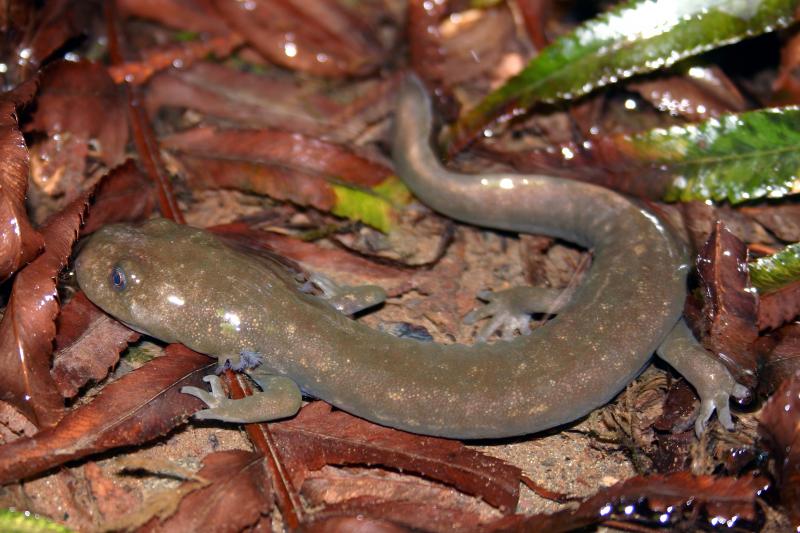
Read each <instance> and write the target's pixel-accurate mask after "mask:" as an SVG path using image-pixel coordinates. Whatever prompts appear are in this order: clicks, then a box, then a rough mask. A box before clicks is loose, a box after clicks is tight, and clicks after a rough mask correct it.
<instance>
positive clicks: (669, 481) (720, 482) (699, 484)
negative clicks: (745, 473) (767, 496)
mask: <svg viewBox="0 0 800 533" xmlns="http://www.w3.org/2000/svg"><path fill="white" fill-rule="evenodd" d="M767 487H769V483H768V481H767V480H766V479H764V478H754V477H750V478H747V477H743V478H741V479H737V478H732V477H727V478H717V477H713V476H693V475H692V474H690V473H689V472H678V473H675V474H669V475H664V476H661V475H657V476H639V477H634V478H631V479H628V480H626V481H622V482H620V483H617V484H616V485H614V486H612V487H609V488H607V489H604V490H601V491H600V492H598V493H597V494H595V495H594V496H592V497H590V498H588V499H587V500H585V501H584V502H583V503H581V504H580V505H579V506H578V508H577V509H575V510H564V511H558V512H556V513H553V514H549V515H545V514H536V515H531V516H525V517H523V516H519V515H515V516H513V517H508V518H503V519H500V520H499V521H498V522H497V523H496V524H494V525H493V526H494V527H491V528H490V530H491V531H508V532H511V531H520V530H528V529H531V528H533V529H535V530H537V531H548V532H550V533H558V532H561V531H574V530H576V529H582V528H586V527H589V526H592V525H596V524H603V523H613V522H622V523H624V522H629V521H633V522H636V523H641V522H648V521H649V522H650V523H652V524H653V526H658V527H664V526H671V527H673V528H679V527H681V528H684V529H685V528H688V529H694V528H696V527H700V526H702V525H705V526H712V527H717V526H720V527H723V526H728V527H732V526H733V525H734V524H736V525H738V524H740V523H741V524H744V525H745V527H746V524H747V523H756V522H757V521H758V505H757V503H756V500H757V498H758V496H759V495H760V494H761V493H762V492H763V491H764V490H766V489H767Z"/></svg>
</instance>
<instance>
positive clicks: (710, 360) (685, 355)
mask: <svg viewBox="0 0 800 533" xmlns="http://www.w3.org/2000/svg"><path fill="white" fill-rule="evenodd" d="M656 353H658V356H659V357H661V358H662V359H663V360H664V361H666V362H667V363H669V364H670V365H671V366H672V367H673V368H674V369H675V370H677V371H678V373H680V374H681V375H682V376H683V377H684V378H686V380H687V381H688V382H689V383H690V384H691V385H692V387H694V389H695V391H697V395H698V396H699V397H700V412H699V413H698V415H697V420H696V421H695V426H694V429H695V432H696V433H697V435H698V436H699V435H701V434H702V433H703V432H704V431H705V428H706V423H707V422H708V420H709V418H711V415H712V414H714V411H715V410H716V411H717V418H718V419H719V422H720V424H722V426H723V427H724V428H725V429H728V430H733V419H732V418H731V409H730V405H729V402H730V397H731V396H733V397H734V398H738V399H743V398H745V397H746V396H747V394H748V391H747V388H745V387H743V386H742V385H740V384H739V383H736V381H735V380H734V379H733V376H731V374H730V372H728V369H727V368H725V365H723V364H722V363H721V362H719V361H718V360H717V359H715V358H714V357H712V356H711V354H710V353H708V351H707V350H706V349H705V348H704V347H703V346H702V345H701V344H700V343H699V342H698V341H697V339H695V338H694V335H693V334H692V332H691V330H690V329H689V327H688V326H687V325H686V322H684V320H683V319H681V320H679V321H678V323H677V324H675V327H673V328H672V330H671V331H670V332H669V334H668V335H667V338H666V339H664V341H663V342H662V343H661V346H659V347H658V350H657V351H656Z"/></svg>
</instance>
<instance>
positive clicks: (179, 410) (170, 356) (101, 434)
mask: <svg viewBox="0 0 800 533" xmlns="http://www.w3.org/2000/svg"><path fill="white" fill-rule="evenodd" d="M215 364H216V363H215V362H214V361H212V360H211V359H209V358H208V357H206V356H204V355H200V354H198V353H195V352H192V351H190V350H188V349H186V348H184V347H183V346H180V345H172V346H171V347H169V348H168V349H167V353H166V355H165V356H164V357H158V358H156V359H154V360H152V361H150V362H148V363H147V364H145V365H144V366H142V367H141V368H138V369H137V370H134V371H133V372H130V373H129V374H126V375H125V376H123V377H122V378H120V379H119V380H117V381H115V382H114V383H111V384H110V385H108V386H106V387H105V388H103V390H102V391H100V393H99V394H98V395H97V396H96V397H95V398H94V400H92V402H91V403H88V404H86V405H82V406H80V407H77V408H75V409H74V410H72V411H70V412H69V413H68V414H67V415H66V416H64V418H63V419H62V420H61V421H60V422H59V423H58V425H56V426H55V427H51V428H48V429H46V430H43V431H40V432H39V433H37V434H36V435H34V436H33V437H30V438H21V439H17V440H16V441H14V442H12V443H10V444H6V445H5V446H2V447H0V484H3V483H8V482H11V481H15V480H18V479H22V478H28V477H32V476H35V475H37V474H39V473H41V472H44V471H45V470H48V469H50V468H52V467H54V466H58V465H61V464H64V463H65V462H67V461H71V460H74V459H78V458H81V457H86V456H88V455H91V454H94V453H98V452H101V451H105V450H110V449H113V448H118V447H121V446H132V445H136V444H143V443H145V442H149V441H151V440H152V439H154V438H156V437H159V436H161V435H164V434H165V433H167V432H169V431H170V430H172V429H174V428H175V427H177V426H178V425H180V424H182V423H183V422H185V420H186V418H187V417H188V416H189V415H190V414H191V413H193V412H195V411H196V410H198V409H199V408H200V407H202V406H203V403H202V402H201V401H200V400H198V399H197V398H194V397H193V396H190V395H188V394H182V393H181V392H180V389H181V387H182V386H187V385H194V386H201V385H203V382H202V378H203V376H204V375H205V374H207V373H208V372H209V370H210V369H211V368H213V367H214V366H215ZM52 391H53V392H55V393H56V395H57V396H59V398H60V395H58V393H57V392H56V389H55V388H54V387H53V388H52Z"/></svg>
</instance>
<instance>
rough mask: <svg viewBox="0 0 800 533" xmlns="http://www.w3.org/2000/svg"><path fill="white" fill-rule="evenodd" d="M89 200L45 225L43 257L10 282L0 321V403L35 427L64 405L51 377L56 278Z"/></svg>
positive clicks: (57, 415)
mask: <svg viewBox="0 0 800 533" xmlns="http://www.w3.org/2000/svg"><path fill="white" fill-rule="evenodd" d="M87 198H88V194H84V195H83V196H81V197H79V198H77V199H75V200H74V201H73V202H71V203H70V204H69V205H67V207H65V208H64V209H63V210H62V211H61V212H59V213H56V214H55V215H53V216H52V217H51V218H50V219H49V220H48V221H47V223H45V225H44V227H43V228H42V235H43V236H44V242H45V252H44V253H43V254H42V255H40V256H39V257H37V258H36V259H35V260H34V261H33V262H31V263H30V264H29V265H28V266H27V267H25V269H24V270H23V271H22V272H20V273H19V274H18V275H17V277H16V278H15V279H14V286H13V288H12V291H11V298H10V299H9V301H8V306H7V307H6V311H5V314H4V315H3V319H2V322H0V368H3V372H2V374H0V391H2V393H0V394H2V396H0V399H2V400H4V401H7V402H9V403H11V404H13V405H14V406H15V407H17V408H18V409H19V410H20V411H22V412H23V413H24V414H25V415H26V416H27V417H28V418H29V419H30V420H31V421H32V422H33V423H34V424H35V425H36V426H37V427H39V428H45V427H50V426H53V425H54V424H55V423H56V422H57V421H58V420H59V418H61V416H62V414H63V408H64V403H63V400H62V398H61V395H60V394H59V393H58V390H57V388H56V385H55V382H54V381H53V378H52V377H51V376H50V356H51V355H52V353H53V346H52V342H53V338H55V335H56V327H55V318H56V315H57V314H58V301H57V293H56V276H58V273H59V272H60V271H61V269H62V268H64V266H65V265H66V264H67V261H68V260H69V256H70V253H71V251H72V243H73V242H74V241H75V239H76V238H77V236H78V228H80V224H81V218H82V217H83V212H84V210H85V209H86V203H87Z"/></svg>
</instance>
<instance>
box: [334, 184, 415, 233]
mask: <svg viewBox="0 0 800 533" xmlns="http://www.w3.org/2000/svg"><path fill="white" fill-rule="evenodd" d="M331 188H332V189H333V192H334V194H335V195H336V202H335V204H334V206H333V209H332V210H331V212H332V213H333V214H334V215H337V216H340V217H346V218H350V219H353V220H360V221H362V222H364V223H365V224H368V225H370V226H372V227H374V228H377V229H379V230H380V231H382V232H384V233H388V232H389V231H390V230H391V229H392V226H393V224H394V221H395V218H396V215H395V210H396V209H397V208H398V207H400V206H402V205H405V204H407V203H408V202H409V201H411V192H410V191H409V190H408V189H407V188H406V186H405V185H404V184H403V182H402V181H400V180H399V179H398V178H397V177H396V176H391V177H389V178H388V179H386V180H384V181H383V182H381V183H380V184H378V185H376V186H375V187H372V188H370V189H363V188H358V187H355V186H349V185H344V184H341V183H338V184H337V183H334V184H331Z"/></svg>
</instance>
